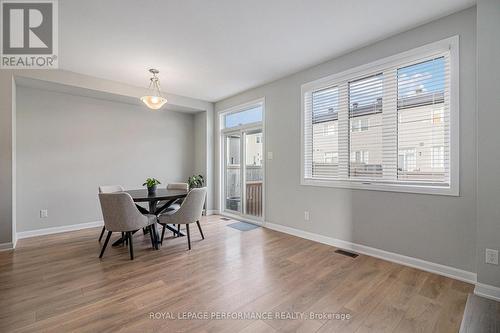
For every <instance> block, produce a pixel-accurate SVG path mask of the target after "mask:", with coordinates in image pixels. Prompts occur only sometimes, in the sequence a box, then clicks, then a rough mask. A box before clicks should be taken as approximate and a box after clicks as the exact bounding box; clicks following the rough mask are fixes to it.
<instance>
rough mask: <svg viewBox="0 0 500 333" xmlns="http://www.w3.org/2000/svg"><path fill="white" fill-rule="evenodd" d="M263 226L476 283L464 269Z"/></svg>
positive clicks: (272, 226) (309, 233)
mask: <svg viewBox="0 0 500 333" xmlns="http://www.w3.org/2000/svg"><path fill="white" fill-rule="evenodd" d="M263 226H264V227H266V228H269V229H273V230H276V231H280V232H284V233H286V234H290V235H293V236H297V237H301V238H305V239H309V240H312V241H315V242H318V243H322V244H327V245H331V246H335V247H338V248H341V249H345V250H350V251H353V252H357V253H361V254H366V255H369V256H372V257H376V258H380V259H384V260H387V261H391V262H395V263H397V264H401V265H405V266H409V267H413V268H418V269H421V270H423V271H427V272H431V273H435V274H439V275H443V276H446V277H450V278H452V279H456V280H460V281H464V282H468V283H471V284H475V283H476V278H477V275H476V273H473V272H468V271H464V270H461V269H458V268H455V267H450V266H445V265H441V264H437V263H433V262H430V261H426V260H422V259H418V258H414V257H408V256H404V255H401V254H397V253H394V252H389V251H384V250H380V249H376V248H373V247H370V246H366V245H361V244H356V243H352V242H348V241H344V240H340V239H336V238H332V237H328V236H323V235H319V234H315V233H312V232H308V231H304V230H300V229H295V228H291V227H287V226H283V225H280V224H275V223H270V222H265V223H264V225H263Z"/></svg>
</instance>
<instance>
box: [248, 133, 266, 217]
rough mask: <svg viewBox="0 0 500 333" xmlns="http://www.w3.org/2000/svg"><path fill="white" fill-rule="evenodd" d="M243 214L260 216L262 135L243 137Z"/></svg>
mask: <svg viewBox="0 0 500 333" xmlns="http://www.w3.org/2000/svg"><path fill="white" fill-rule="evenodd" d="M245 155H246V156H245V168H246V171H245V172H246V173H245V178H246V179H245V191H246V192H245V194H246V202H245V214H247V215H252V216H256V217H261V216H262V180H263V174H262V133H252V134H247V135H246V136H245Z"/></svg>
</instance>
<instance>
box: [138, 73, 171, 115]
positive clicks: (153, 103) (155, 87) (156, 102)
mask: <svg viewBox="0 0 500 333" xmlns="http://www.w3.org/2000/svg"><path fill="white" fill-rule="evenodd" d="M149 72H150V73H151V74H153V77H152V78H151V82H150V83H149V89H150V90H151V94H150V95H146V96H142V97H141V101H142V102H143V103H144V104H146V106H147V107H148V108H150V109H152V110H158V109H160V108H161V107H162V106H163V105H165V103H167V99H166V98H163V97H162V96H161V92H160V79H159V78H158V76H156V75H157V74H159V73H160V71H159V70H157V69H154V68H151V69H150V70H149Z"/></svg>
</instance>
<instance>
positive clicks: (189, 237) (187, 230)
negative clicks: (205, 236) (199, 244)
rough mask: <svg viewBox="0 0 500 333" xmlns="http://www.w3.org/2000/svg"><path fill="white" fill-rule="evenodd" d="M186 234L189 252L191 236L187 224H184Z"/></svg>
mask: <svg viewBox="0 0 500 333" xmlns="http://www.w3.org/2000/svg"><path fill="white" fill-rule="evenodd" d="M186 233H187V236H188V248H189V249H190V250H191V235H190V234H189V224H186Z"/></svg>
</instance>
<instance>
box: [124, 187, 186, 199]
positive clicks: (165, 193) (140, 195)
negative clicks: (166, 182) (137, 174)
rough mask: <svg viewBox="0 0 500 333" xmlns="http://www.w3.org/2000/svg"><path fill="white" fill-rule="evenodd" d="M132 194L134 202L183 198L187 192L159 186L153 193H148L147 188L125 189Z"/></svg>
mask: <svg viewBox="0 0 500 333" xmlns="http://www.w3.org/2000/svg"><path fill="white" fill-rule="evenodd" d="M125 192H127V193H128V194H130V195H131V196H132V199H134V201H136V202H150V201H160V200H172V199H178V198H184V197H185V196H186V195H187V194H188V192H187V191H182V190H167V189H166V188H159V189H157V190H156V192H155V193H154V194H149V193H148V190H147V189H141V190H129V191H125Z"/></svg>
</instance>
